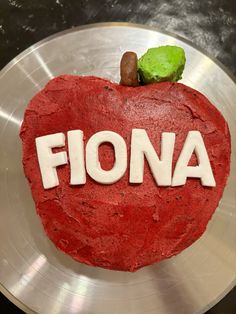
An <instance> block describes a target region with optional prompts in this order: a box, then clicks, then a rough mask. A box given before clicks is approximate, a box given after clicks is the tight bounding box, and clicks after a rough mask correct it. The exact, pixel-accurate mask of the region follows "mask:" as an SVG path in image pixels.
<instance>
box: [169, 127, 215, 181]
mask: <svg viewBox="0 0 236 314" xmlns="http://www.w3.org/2000/svg"><path fill="white" fill-rule="evenodd" d="M193 152H195V153H196V156H197V159H198V166H188V163H189V161H190V159H191V156H192V154H193ZM187 177H192V178H200V179H201V183H202V185H205V186H216V182H215V179H214V176H213V172H212V169H211V164H210V161H209V158H208V154H207V151H206V147H205V144H204V141H203V138H202V135H201V133H200V132H199V131H189V132H188V135H187V138H186V140H185V143H184V146H183V149H182V151H181V153H180V156H179V159H178V161H177V163H176V166H175V171H174V175H173V180H172V186H178V185H184V184H185V183H186V179H187Z"/></svg>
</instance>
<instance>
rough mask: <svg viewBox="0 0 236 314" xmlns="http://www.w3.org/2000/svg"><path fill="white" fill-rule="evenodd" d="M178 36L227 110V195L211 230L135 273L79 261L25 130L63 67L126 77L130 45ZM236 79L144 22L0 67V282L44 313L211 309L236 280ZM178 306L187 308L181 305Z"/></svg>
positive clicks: (197, 79) (203, 87)
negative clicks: (35, 172)
mask: <svg viewBox="0 0 236 314" xmlns="http://www.w3.org/2000/svg"><path fill="white" fill-rule="evenodd" d="M166 44H174V45H179V46H182V47H183V48H184V49H185V51H186V56H187V64H186V69H185V72H184V80H183V83H185V84H187V85H189V86H191V87H194V88H196V89H198V90H199V91H201V92H203V93H204V94H205V95H206V96H207V97H208V98H209V99H210V100H211V101H212V102H213V103H214V104H215V105H216V106H217V107H218V108H219V110H220V111H221V112H222V113H223V115H224V116H225V118H226V119H227V121H228V122H229V125H230V129H231V135H232V143H233V149H232V166H231V175H230V178H229V180H228V184H227V188H226V190H225V193H224V197H223V199H222V201H221V203H220V206H219V208H218V209H217V211H216V213H215V215H214V217H213V219H212V220H211V222H210V223H209V225H208V228H207V231H206V233H205V234H204V236H203V237H201V239H200V240H199V241H197V242H196V243H195V244H193V245H192V246H191V247H190V248H188V249H186V250H185V251H184V252H182V253H181V254H180V255H178V256H176V257H174V258H171V259H169V260H166V261H164V262H161V263H159V264H155V265H153V266H149V267H145V268H143V269H141V270H140V271H138V272H136V273H125V272H115V271H109V270H104V269H100V268H93V267H89V266H85V265H82V264H80V263H77V262H75V261H73V260H72V259H71V258H70V257H68V256H66V255H64V254H63V253H61V252H59V251H58V250H57V249H56V248H55V247H54V245H53V244H52V243H51V242H50V241H49V240H48V239H47V237H46V235H45V233H44V231H43V228H42V226H41V223H40V221H39V219H38V217H37V215H36V212H35V210H34V204H33V201H32V198H31V193H30V190H29V187H28V184H27V182H26V179H25V177H24V174H23V169H22V164H21V143H20V140H19V136H18V132H19V127H20V124H21V121H22V118H23V114H24V110H25V107H26V105H27V103H28V101H29V99H30V98H31V97H32V96H33V95H34V94H35V93H36V92H37V91H39V90H40V89H41V88H42V87H43V86H44V85H45V84H46V83H47V81H48V80H49V79H51V78H53V77H55V76H57V75H59V74H63V73H71V74H82V75H98V76H102V77H106V78H109V79H111V80H113V81H119V61H120V58H121V55H122V53H123V52H124V51H126V50H133V51H136V52H137V54H138V55H139V56H140V55H141V54H143V53H144V52H145V51H146V50H147V48H149V47H153V46H158V45H166ZM235 99H236V86H235V83H234V81H233V79H232V78H231V77H230V76H229V75H228V74H227V73H226V72H225V70H224V69H223V68H222V67H221V66H219V65H218V64H217V63H216V62H215V61H213V60H212V59H210V58H209V57H208V56H206V55H205V54H204V53H202V52H201V51H199V50H198V49H197V48H194V47H193V46H192V45H190V44H189V43H188V42H186V41H184V40H182V39H179V38H177V37H175V36H173V35H170V34H166V33H162V32H158V31H156V30H153V29H150V28H145V27H141V26H137V25H130V24H121V23H109V24H108V23H105V24H95V25H90V26H86V27H80V28H75V29H73V30H70V31H67V32H63V33H59V34H58V35H56V36H53V37H50V38H49V39H46V40H45V41H42V42H40V43H39V44H36V45H35V46H32V47H31V48H29V49H28V50H26V51H25V52H23V53H22V54H20V55H19V56H18V57H17V58H15V59H14V60H13V61H12V62H11V63H10V64H8V65H7V66H6V67H5V68H4V69H3V70H2V71H1V72H0V176H1V177H0V200H1V204H0V210H1V220H0V238H1V243H0V282H1V284H2V290H3V292H4V291H5V293H7V295H8V296H9V297H10V299H11V300H12V301H13V302H15V303H17V304H18V305H19V304H20V303H19V302H21V303H22V304H24V305H25V306H27V307H28V308H30V309H32V310H33V311H35V312H39V313H83V314H88V313H89V314H111V313H114V314H115V313H119V314H132V313H135V314H143V313H155V314H156V313H164V314H166V313H168V314H171V313H177V312H178V313H202V312H204V311H205V310H207V309H208V308H209V307H210V306H212V305H213V304H214V303H216V302H217V301H218V300H219V299H220V298H221V297H223V296H224V295H225V294H226V293H227V292H228V291H229V289H230V288H232V286H233V285H234V283H235V278H236V245H235V243H236V211H235V209H236V190H235V184H236V169H235V168H236V160H235V156H236V149H235V148H236V147H235V145H236V129H235V128H236V103H235ZM177 309H178V310H177Z"/></svg>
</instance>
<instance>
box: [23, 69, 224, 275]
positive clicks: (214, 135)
mask: <svg viewBox="0 0 236 314" xmlns="http://www.w3.org/2000/svg"><path fill="white" fill-rule="evenodd" d="M133 128H142V129H145V130H146V131H147V133H148V135H149V138H150V140H151V141H152V144H153V145H154V147H155V149H156V151H157V153H158V154H160V138H161V133H162V132H175V133H176V143H175V150H174V158H173V169H174V167H175V163H176V160H177V159H178V156H179V154H180V151H181V149H182V147H183V144H184V141H185V139H186V135H187V133H188V131H190V130H198V131H200V132H201V134H202V136H203V139H204V142H205V145H206V149H207V152H208V155H209V159H210V162H211V166H212V170H213V173H214V176H215V180H216V187H214V188H209V187H204V186H202V185H201V182H200V180H199V179H188V180H187V183H186V184H185V185H184V186H180V187H160V186H157V185H156V182H155V181H154V179H153V176H152V174H151V172H150V169H149V166H148V165H147V163H146V164H145V171H144V181H143V183H142V184H130V183H129V177H128V176H129V167H128V169H127V171H126V173H125V175H124V176H123V177H122V178H121V179H120V180H119V181H118V182H116V183H114V184H111V185H102V184H99V183H96V182H95V181H94V180H93V179H91V178H90V177H89V176H88V175H87V182H86V184H85V185H80V186H71V185H70V184H69V182H70V166H69V165H65V166H61V167H58V168H57V173H58V177H59V182H60V185H59V186H58V187H55V188H52V189H49V190H45V189H44V188H43V185H42V180H41V174H40V169H39V164H38V158H37V153H36V146H35V138H36V137H39V136H43V135H48V134H52V133H57V132H64V133H65V134H66V133H67V131H69V130H75V129H80V130H83V132H84V140H85V144H86V142H87V141H88V139H89V138H90V136H92V135H93V134H94V133H96V132H98V131H103V130H110V131H114V132H117V133H118V134H120V135H121V136H122V137H123V138H124V139H125V141H126V143H127V148H128V156H129V157H130V140H131V130H132V129H133ZM20 136H21V139H22V142H23V165H24V171H25V175H26V177H27V178H28V181H29V183H30V187H31V191H32V195H33V198H34V201H35V204H36V209H37V213H38V215H39V216H40V218H41V220H42V223H43V226H44V229H45V231H46V233H47V235H48V237H49V238H50V239H51V240H52V241H53V242H54V244H55V245H56V247H57V248H59V249H60V250H62V251H64V252H65V253H67V254H69V255H70V256H72V257H73V258H74V259H75V260H77V261H79V262H82V263H86V264H89V265H94V266H100V267H104V268H109V269H114V270H124V271H135V270H137V269H138V268H140V267H143V266H145V265H149V264H152V263H154V262H158V261H161V260H163V259H165V258H168V257H171V256H173V255H176V254H178V253H180V252H181V251H182V250H183V249H185V248H186V247H188V246H189V245H191V244H192V243H193V242H194V241H196V240H197V239H198V238H199V237H200V236H201V235H202V233H203V232H204V231H205V229H206V226H207V223H208V221H209V220H210V219H211V217H212V214H213V213H214V211H215V209H216V207H217V205H218V203H219V200H220V198H221V196H222V193H223V190H224V187H225V184H226V180H227V177H228V174H229V169H230V134H229V129H228V126H227V123H226V121H225V120H224V118H223V116H222V115H221V113H220V112H219V111H218V110H217V109H216V108H215V107H214V106H213V105H212V104H211V103H210V102H209V101H208V100H207V98H206V97H204V96H203V95H202V94H200V93H199V92H197V91H196V90H194V89H191V88H190V87H187V86H185V85H183V84H179V83H170V82H163V83H158V84H151V85H146V86H141V87H136V88H132V87H124V86H120V85H118V84H114V83H111V82H110V81H107V80H105V79H101V78H97V77H79V76H71V75H63V76H60V77H57V78H55V79H53V80H51V81H50V82H49V83H48V84H47V85H46V87H45V88H44V89H43V90H42V91H40V92H39V93H38V94H37V95H36V96H35V97H34V98H33V99H32V100H31V102H30V104H29V105H28V107H27V109H26V112H25V116H24V121H23V124H22V127H21V133H20ZM60 150H62V151H65V150H67V147H63V148H62V149H56V151H60ZM99 153H100V161H101V164H102V167H103V168H104V169H110V168H111V167H112V164H113V161H114V154H113V150H112V148H111V147H110V146H109V145H106V144H103V145H102V146H101V147H100V149H99ZM145 162H146V161H145ZM191 163H192V164H193V165H194V163H196V158H194V157H193V158H192V160H191ZM128 164H129V162H128Z"/></svg>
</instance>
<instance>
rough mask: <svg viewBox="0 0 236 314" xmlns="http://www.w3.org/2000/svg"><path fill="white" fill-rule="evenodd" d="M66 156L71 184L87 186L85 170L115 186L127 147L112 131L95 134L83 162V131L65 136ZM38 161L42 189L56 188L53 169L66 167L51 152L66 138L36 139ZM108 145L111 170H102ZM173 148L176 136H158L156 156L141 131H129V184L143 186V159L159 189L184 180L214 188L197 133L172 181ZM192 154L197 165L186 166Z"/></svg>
mask: <svg viewBox="0 0 236 314" xmlns="http://www.w3.org/2000/svg"><path fill="white" fill-rule="evenodd" d="M67 137H68V155H69V161H70V184H71V185H80V184H85V183H86V173H85V162H86V170H87V172H88V174H89V176H90V177H92V178H93V179H94V180H95V181H96V182H99V183H101V184H112V183H115V182H117V181H118V180H119V179H120V178H121V177H122V176H123V175H124V173H125V171H126V169H127V147H126V142H125V141H124V139H123V138H122V137H121V136H120V135H119V134H117V133H115V132H112V131H101V132H97V133H95V134H94V135H93V136H92V137H91V138H90V139H89V140H88V142H87V145H86V149H85V153H86V156H85V160H84V141H83V131H81V130H73V131H69V132H67ZM35 141H36V148H37V155H38V161H39V166H40V171H41V176H42V181H43V187H44V188H45V189H49V188H53V187H55V186H57V185H59V180H58V176H57V171H56V167H57V166H61V165H65V164H67V163H68V158H67V153H66V152H58V153H53V152H52V148H56V147H63V146H64V145H65V135H64V134H63V133H56V134H51V135H46V136H41V137H37V138H36V140H35ZM102 143H111V144H112V145H113V147H114V155H115V162H114V165H113V167H112V169H110V170H104V169H102V167H101V165H100V162H99V153H98V150H99V146H100V145H101V144H102ZM174 146H175V133H169V132H163V133H162V135H161V154H160V156H159V157H158V156H157V153H156V151H155V149H154V147H153V145H152V143H151V141H150V139H149V137H148V135H147V132H146V131H145V130H144V129H132V134H131V156H130V173H129V182H130V183H142V182H143V174H144V158H146V160H147V162H148V164H149V166H150V169H151V172H152V175H153V177H154V179H155V181H156V184H157V185H159V186H180V185H184V184H185V183H186V179H187V177H192V178H199V179H200V180H201V184H202V185H204V186H211V187H213V186H216V182H215V179H214V176H213V172H212V168H211V164H210V161H209V158H208V154H207V150H206V147H205V144H204V141H203V138H202V135H201V133H200V132H199V131H189V132H188V134H187V137H186V140H185V142H184V145H183V148H182V151H181V153H180V155H179V158H178V160H177V163H176V166H175V169H174V172H173V177H172V159H173V152H174ZM193 153H195V154H196V157H197V160H198V165H196V166H189V165H188V164H189V161H190V159H191V156H192V154H193Z"/></svg>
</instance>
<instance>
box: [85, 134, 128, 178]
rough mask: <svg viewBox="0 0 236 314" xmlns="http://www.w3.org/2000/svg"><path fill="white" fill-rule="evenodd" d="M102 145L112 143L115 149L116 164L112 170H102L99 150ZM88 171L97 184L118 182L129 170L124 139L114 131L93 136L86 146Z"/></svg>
mask: <svg viewBox="0 0 236 314" xmlns="http://www.w3.org/2000/svg"><path fill="white" fill-rule="evenodd" d="M102 143H111V144H112V145H113V147H114V153H115V162H114V165H113V167H112V169H110V170H104V169H102V168H101V165H100V162H99V155H98V148H99V146H100V145H101V144H102ZM86 169H87V172H88V174H89V176H90V177H91V178H93V179H94V180H95V181H96V182H99V183H102V184H112V183H115V182H117V181H118V180H119V179H120V178H121V177H122V176H123V175H124V173H125V171H126V169H127V147H126V143H125V141H124V139H123V138H122V137H121V136H120V135H119V134H117V133H115V132H112V131H101V132H97V133H95V134H94V135H93V136H91V138H90V139H89V141H88V143H87V145H86Z"/></svg>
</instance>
